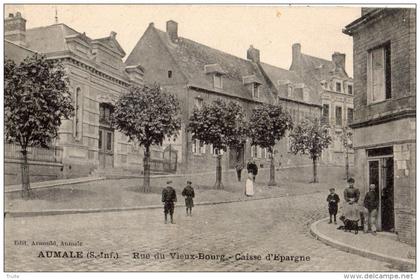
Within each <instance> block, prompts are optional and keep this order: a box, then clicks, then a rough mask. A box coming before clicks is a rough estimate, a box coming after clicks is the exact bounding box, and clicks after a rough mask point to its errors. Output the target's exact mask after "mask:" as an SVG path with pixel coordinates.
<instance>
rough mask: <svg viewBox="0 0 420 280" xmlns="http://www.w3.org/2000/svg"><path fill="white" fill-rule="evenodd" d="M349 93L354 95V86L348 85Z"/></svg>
mask: <svg viewBox="0 0 420 280" xmlns="http://www.w3.org/2000/svg"><path fill="white" fill-rule="evenodd" d="M347 93H348V94H351V95H353V85H347Z"/></svg>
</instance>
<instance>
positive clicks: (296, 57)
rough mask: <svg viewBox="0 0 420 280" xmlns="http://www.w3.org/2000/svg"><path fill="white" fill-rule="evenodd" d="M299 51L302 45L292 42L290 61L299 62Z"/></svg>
mask: <svg viewBox="0 0 420 280" xmlns="http://www.w3.org/2000/svg"><path fill="white" fill-rule="evenodd" d="M301 51H302V47H301V46H300V43H294V44H293V46H292V63H293V62H295V63H296V62H299V60H300V55H301Z"/></svg>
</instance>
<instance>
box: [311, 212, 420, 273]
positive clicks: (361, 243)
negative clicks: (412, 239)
mask: <svg viewBox="0 0 420 280" xmlns="http://www.w3.org/2000/svg"><path fill="white" fill-rule="evenodd" d="M328 221H329V219H328V218H326V219H322V220H319V221H317V222H315V223H313V224H312V225H311V234H312V235H313V236H315V237H316V238H317V239H318V240H320V241H321V242H323V243H325V244H327V245H330V246H332V247H335V248H337V249H339V250H342V251H346V252H349V253H352V254H357V255H360V256H363V257H367V258H371V259H375V260H379V261H385V262H388V263H391V264H393V265H395V266H398V267H399V268H400V271H415V269H416V265H415V264H416V260H415V254H416V248H415V247H413V246H410V245H408V244H405V243H402V242H399V241H397V240H396V239H393V238H391V237H388V236H386V234H384V233H378V234H377V235H376V236H374V235H372V234H371V233H364V232H363V230H361V231H359V233H358V234H354V232H344V230H337V227H338V226H339V225H340V224H341V222H339V224H338V225H335V224H328Z"/></svg>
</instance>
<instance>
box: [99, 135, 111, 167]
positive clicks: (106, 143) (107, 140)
mask: <svg viewBox="0 0 420 280" xmlns="http://www.w3.org/2000/svg"><path fill="white" fill-rule="evenodd" d="M113 142H114V131H113V130H112V129H109V128H104V127H100V128H99V141H98V149H99V167H100V168H107V167H111V168H112V167H114V143H113Z"/></svg>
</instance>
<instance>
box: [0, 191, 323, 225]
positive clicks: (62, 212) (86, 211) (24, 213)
mask: <svg viewBox="0 0 420 280" xmlns="http://www.w3.org/2000/svg"><path fill="white" fill-rule="evenodd" d="M318 192H319V191H316V192H313V193H309V194H295V195H280V196H275V197H260V198H255V199H248V200H242V199H232V200H226V201H204V202H198V203H194V206H206V205H218V204H228V203H238V202H249V201H256V200H267V199H276V198H282V197H293V196H298V195H310V194H314V193H318ZM162 207H163V206H162V205H160V204H159V205H148V206H135V207H123V208H91V209H60V210H42V211H34V212H30V211H22V212H9V211H4V218H6V217H7V218H21V217H37V216H55V215H68V214H90V213H106V212H123V211H138V210H153V209H161V208H162ZM175 207H176V208H179V207H185V204H176V205H175Z"/></svg>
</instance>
